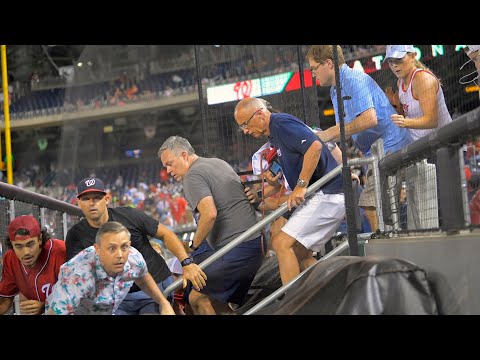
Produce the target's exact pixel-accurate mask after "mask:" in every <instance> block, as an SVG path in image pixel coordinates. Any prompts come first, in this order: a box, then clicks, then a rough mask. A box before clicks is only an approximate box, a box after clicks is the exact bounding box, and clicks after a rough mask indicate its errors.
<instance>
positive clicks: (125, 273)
mask: <svg viewBox="0 0 480 360" xmlns="http://www.w3.org/2000/svg"><path fill="white" fill-rule="evenodd" d="M134 282H135V283H136V284H137V285H138V287H140V288H141V289H142V290H143V291H145V292H146V293H147V294H148V295H149V296H151V297H152V298H153V299H154V300H155V301H156V302H157V303H158V304H159V305H160V309H161V310H160V314H162V315H175V313H174V311H173V309H172V306H171V305H170V303H169V302H168V300H167V299H166V298H165V296H164V295H163V294H162V292H161V291H160V289H159V288H158V286H157V285H156V283H155V281H154V280H153V278H152V276H151V275H150V274H149V273H148V270H147V264H146V262H145V260H144V259H143V256H142V255H141V254H140V252H138V250H136V249H135V248H133V247H131V246H130V232H129V231H128V230H127V228H126V227H124V226H123V225H122V224H120V223H118V222H116V221H110V222H107V223H105V224H104V225H102V226H101V227H100V229H99V230H98V232H97V235H96V238H95V244H94V245H93V246H90V247H88V248H86V249H84V250H82V251H81V252H80V253H78V254H77V255H76V256H75V257H73V258H72V259H70V260H69V261H68V262H66V263H65V264H63V265H62V267H61V268H60V274H59V277H58V281H57V282H56V284H55V285H54V287H53V290H52V293H51V294H50V295H49V297H48V298H47V300H46V305H45V310H46V314H47V315H68V314H79V313H82V314H84V313H99V312H101V313H103V314H105V313H113V314H115V311H116V310H117V308H118V306H119V305H120V303H121V302H122V300H123V299H124V298H125V296H126V295H127V294H128V291H129V290H130V288H131V287H132V285H133V283H134ZM86 304H87V305H86ZM88 304H89V306H88ZM85 309H87V311H85ZM102 309H103V310H102ZM105 309H108V311H105ZM110 309H111V310H110Z"/></svg>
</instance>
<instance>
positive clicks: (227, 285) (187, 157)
mask: <svg viewBox="0 0 480 360" xmlns="http://www.w3.org/2000/svg"><path fill="white" fill-rule="evenodd" d="M251 118H252V117H250V119H246V120H245V121H244V123H245V126H248V122H249V121H250V120H251ZM158 157H159V158H160V160H161V161H162V164H163V166H165V167H166V168H167V172H168V173H169V174H170V175H172V176H173V177H174V179H175V180H177V181H183V191H184V193H185V198H186V199H187V202H188V204H189V205H190V207H191V208H192V210H193V211H194V216H195V219H196V220H197V219H198V220H197V231H196V232H195V235H194V237H193V240H192V241H191V244H190V249H191V250H192V252H193V256H194V259H196V258H197V256H199V255H200V252H201V251H202V248H205V251H209V249H210V248H211V249H213V251H216V250H218V249H220V248H222V247H224V246H225V245H227V244H229V243H230V242H231V241H232V240H234V239H236V238H237V237H238V236H240V235H241V234H243V233H244V232H245V231H247V230H248V229H250V228H251V227H252V226H254V225H255V224H256V223H257V217H256V213H255V209H254V208H253V205H252V204H250V202H249V200H248V198H247V195H246V194H245V192H244V188H243V184H242V181H241V179H240V177H239V176H238V175H237V173H236V172H235V170H233V168H232V167H231V166H230V165H229V164H228V163H227V162H226V161H224V160H221V159H217V158H204V157H200V156H198V155H196V154H195V150H194V149H193V147H192V146H191V145H190V143H189V142H188V140H187V139H185V138H182V137H180V136H170V137H169V138H168V139H167V140H166V141H165V142H164V143H163V144H162V146H161V147H160V149H159V150H158ZM205 242H207V243H208V245H209V247H205V245H206V244H205ZM264 252H265V247H264V244H263V241H262V238H261V236H260V232H258V231H257V232H255V233H254V234H252V235H250V237H248V238H247V239H245V241H244V242H243V243H241V244H239V245H237V246H236V247H235V248H233V249H231V250H230V251H229V252H227V253H226V254H225V255H224V256H223V257H221V258H220V259H217V260H216V261H214V262H213V263H212V264H210V265H209V266H207V267H206V268H205V273H206V274H207V276H208V284H207V285H206V286H205V287H204V288H203V289H201V290H195V289H191V288H190V287H189V286H187V289H186V290H185V294H186V299H187V300H188V301H189V303H190V305H191V306H192V309H193V311H194V312H195V314H196V315H214V314H216V313H232V309H231V308H229V306H228V303H233V304H235V305H239V306H240V305H242V304H243V303H244V301H245V299H246V295H247V292H248V289H249V287H250V284H251V283H252V281H253V279H254V277H255V274H256V273H257V271H258V269H259V268H260V265H261V264H262V262H263V258H264Z"/></svg>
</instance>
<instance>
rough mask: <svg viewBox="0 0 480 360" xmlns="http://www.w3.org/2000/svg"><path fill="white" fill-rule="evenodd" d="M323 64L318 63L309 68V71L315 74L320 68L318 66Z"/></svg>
mask: <svg viewBox="0 0 480 360" xmlns="http://www.w3.org/2000/svg"><path fill="white" fill-rule="evenodd" d="M323 64H325V61H322V62H320V63H319V64H318V65H317V66H310V71H311V72H312V73H314V72H317V70H318V68H319V67H320V65H323Z"/></svg>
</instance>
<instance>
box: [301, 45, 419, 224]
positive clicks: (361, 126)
mask: <svg viewBox="0 0 480 360" xmlns="http://www.w3.org/2000/svg"><path fill="white" fill-rule="evenodd" d="M337 49H338V66H339V75H340V86H341V89H342V98H343V100H344V102H343V103H344V112H345V114H344V119H345V135H346V137H347V138H348V137H350V136H351V137H352V138H353V141H354V142H355V145H356V146H357V147H358V148H359V149H360V151H361V152H362V153H363V154H364V155H365V156H370V150H371V146H372V144H373V143H374V142H375V141H376V140H378V139H379V138H382V139H383V146H384V149H385V153H388V152H395V151H397V150H400V149H401V148H403V147H405V146H406V145H408V144H409V143H411V142H412V138H411V136H410V133H409V131H408V129H406V128H400V127H398V126H396V125H395V124H394V123H393V122H392V121H391V120H390V116H391V115H392V114H396V113H397V112H396V111H395V109H394V107H393V106H392V105H391V104H390V101H389V100H388V98H387V96H386V95H385V93H384V92H383V90H382V89H381V88H380V86H378V84H377V83H376V82H375V80H373V78H372V77H371V76H369V75H368V74H365V73H364V72H363V71H359V70H356V69H352V68H350V67H348V65H347V64H346V63H345V60H344V59H343V53H342V49H341V47H340V46H338V45H337ZM306 58H307V61H308V63H309V64H310V70H311V71H312V76H314V77H315V78H316V79H317V80H318V82H319V83H320V86H330V98H331V99H332V103H333V108H334V110H335V120H336V122H337V125H335V126H332V127H331V128H328V129H326V130H325V131H323V132H321V133H319V134H318V136H319V137H320V139H322V140H323V141H325V142H326V141H339V140H340V126H339V122H340V120H339V118H338V109H337V88H336V87H335V66H334V65H333V47H332V45H313V46H312V47H311V48H310V49H309V50H308V53H307V56H306ZM370 174H371V170H369V171H368V173H367V184H366V187H365V189H364V190H363V191H362V194H361V195H360V200H359V202H358V206H360V207H362V208H363V209H364V210H365V215H366V216H367V219H368V221H369V223H370V227H371V228H372V231H376V230H377V229H378V222H377V214H376V210H375V194H374V192H373V190H374V189H373V178H372V177H371V176H369V175H370Z"/></svg>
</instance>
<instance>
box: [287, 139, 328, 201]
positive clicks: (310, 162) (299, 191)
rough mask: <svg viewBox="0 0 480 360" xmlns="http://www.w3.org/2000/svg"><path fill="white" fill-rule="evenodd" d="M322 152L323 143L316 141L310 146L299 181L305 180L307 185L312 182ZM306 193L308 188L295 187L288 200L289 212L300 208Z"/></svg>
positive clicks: (304, 156) (305, 155)
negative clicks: (293, 208)
mask: <svg viewBox="0 0 480 360" xmlns="http://www.w3.org/2000/svg"><path fill="white" fill-rule="evenodd" d="M321 151H322V143H321V142H320V141H314V142H313V143H312V145H310V147H309V148H308V150H307V152H306V153H305V154H304V155H303V164H302V171H301V172H300V175H299V176H298V179H302V180H305V182H307V183H308V182H309V181H310V178H311V177H312V175H313V172H314V171H315V168H316V167H317V165H318V161H319V160H320V152H321ZM306 192H307V187H300V186H298V185H297V186H295V189H293V191H292V192H291V194H290V196H289V197H288V200H287V204H288V210H291V209H292V207H295V206H299V205H300V204H301V203H302V202H304V201H305V193H306Z"/></svg>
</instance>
